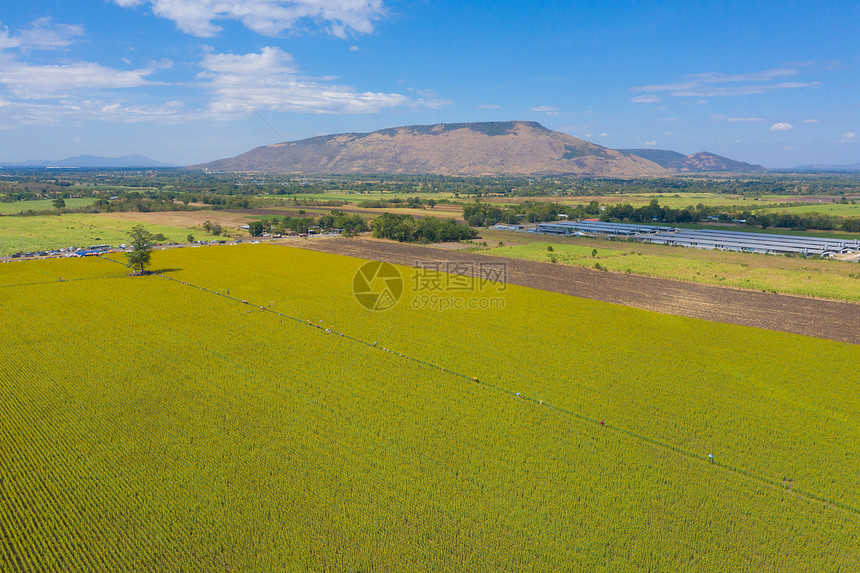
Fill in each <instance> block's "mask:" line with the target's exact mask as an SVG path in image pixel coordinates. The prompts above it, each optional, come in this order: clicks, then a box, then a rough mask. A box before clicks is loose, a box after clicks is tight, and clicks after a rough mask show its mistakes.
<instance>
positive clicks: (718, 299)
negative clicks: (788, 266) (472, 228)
mask: <svg viewBox="0 0 860 573" xmlns="http://www.w3.org/2000/svg"><path fill="white" fill-rule="evenodd" d="M289 246H292V247H299V248H305V249H313V250H318V251H324V252H328V253H334V254H339V255H346V256H350V257H358V258H362V259H370V260H377V261H387V262H390V263H395V264H400V265H407V266H415V265H416V264H417V263H427V262H442V263H446V262H452V263H461V262H462V263H473V264H475V263H479V262H481V261H493V262H500V263H505V264H507V280H508V282H509V283H510V284H516V285H521V286H527V287H532V288H537V289H542V290H547V291H553V292H558V293H562V294H568V295H571V296H578V297H582V298H588V299H593V300H599V301H603V302H610V303H615V304H622V305H625V306H630V307H634V308H641V309H644V310H651V311H655V312H661V313H666V314H674V315H678V316H687V317H691V318H701V319H705V320H712V321H716V322H724V323H729V324H739V325H743V326H753V327H756V328H766V329H770V330H779V331H783V332H790V333H794V334H803V335H806V336H815V337H818V338H827V339H831V340H839V341H842V342H850V343H852V344H860V305H858V304H852V303H847V302H839V301H828V300H821V299H814V298H804V297H798V296H787V295H779V294H771V293H763V292H757V291H749V290H742V289H734V288H725V287H714V286H704V285H698V284H691V283H685V282H680V281H673V280H668V279H658V278H652V277H643V276H637V275H627V274H619V273H610V272H605V271H598V270H592V269H584V268H579V267H571V266H563V265H556V264H552V263H537V262H532V261H523V260H517V259H508V258H501V257H493V256H488V255H478V254H473V253H467V252H462V251H456V250H451V249H438V248H434V247H427V246H420V245H410V244H400V243H392V242H388V241H381V240H373V239H341V238H333V239H318V240H310V241H291V242H290V243H289Z"/></svg>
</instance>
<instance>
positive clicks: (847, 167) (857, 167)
mask: <svg viewBox="0 0 860 573" xmlns="http://www.w3.org/2000/svg"><path fill="white" fill-rule="evenodd" d="M792 171H860V163H848V164H843V165H800V166H798V167H795V168H794V169H792Z"/></svg>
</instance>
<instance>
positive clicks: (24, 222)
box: [0, 203, 212, 256]
mask: <svg viewBox="0 0 860 573" xmlns="http://www.w3.org/2000/svg"><path fill="white" fill-rule="evenodd" d="M0 204H2V203H0ZM134 215H136V214H135V213H133V214H131V216H132V217H133V216H134ZM120 217H122V214H116V215H114V214H104V215H103V214H92V215H91V214H68V215H44V216H34V217H3V218H0V256H5V255H10V254H12V253H18V252H27V251H40V250H44V249H56V248H61V247H70V246H76V247H88V246H89V245H92V244H94V243H104V244H111V245H118V244H121V243H128V242H129V237H128V232H129V230H130V229H131V228H132V227H133V226H134V225H136V224H138V221H136V220H134V219H133V218H129V219H123V218H120ZM145 226H146V228H147V229H149V231H150V232H152V233H153V234H155V233H162V234H164V236H165V237H167V239H166V240H167V242H185V239H186V238H187V236H188V234H189V233H191V234H193V235H194V236H195V237H197V238H199V239H204V238H212V236H211V235H208V234H207V233H205V232H204V231H203V230H202V229H200V228H197V229H195V228H191V227H186V228H182V227H175V226H170V225H160V224H150V223H146V225H145Z"/></svg>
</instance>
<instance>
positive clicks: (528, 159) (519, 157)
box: [191, 121, 666, 177]
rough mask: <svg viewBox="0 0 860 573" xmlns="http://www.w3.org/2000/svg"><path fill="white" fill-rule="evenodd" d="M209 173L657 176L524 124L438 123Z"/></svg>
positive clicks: (309, 143)
mask: <svg viewBox="0 0 860 573" xmlns="http://www.w3.org/2000/svg"><path fill="white" fill-rule="evenodd" d="M191 169H205V170H210V171H262V172H272V173H325V174H348V173H367V174H371V173H416V174H417V173H430V174H437V175H545V174H546V175H549V174H576V175H591V176H609V177H641V176H651V175H664V174H665V173H666V172H665V170H664V169H663V168H662V167H660V166H659V165H657V164H655V163H652V162H650V161H648V160H645V159H642V158H640V157H635V156H632V155H628V154H625V153H621V152H618V151H615V150H612V149H607V148H605V147H601V146H599V145H595V144H593V143H589V142H587V141H583V140H581V139H577V138H576V137H573V136H570V135H567V134H566V133H561V132H558V131H552V130H550V129H547V128H545V127H544V126H542V125H541V124H539V123H536V122H532V121H498V122H483V123H448V124H446V123H441V124H436V125H410V126H405V127H393V128H389V129H380V130H379V131H374V132H373V133H341V134H337V135H325V136H320V137H312V138H310V139H304V140H301V141H293V142H285V143H277V144H275V145H266V146H263V147H258V148H256V149H253V150H251V151H249V152H247V153H243V154H241V155H238V156H236V157H234V158H232V159H221V160H218V161H212V162H211V163H204V164H201V165H194V166H192V167H191Z"/></svg>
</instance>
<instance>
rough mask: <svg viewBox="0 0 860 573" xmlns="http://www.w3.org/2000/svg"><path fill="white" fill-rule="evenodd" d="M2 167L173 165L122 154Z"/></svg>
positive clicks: (38, 161)
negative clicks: (118, 155) (120, 155)
mask: <svg viewBox="0 0 860 573" xmlns="http://www.w3.org/2000/svg"><path fill="white" fill-rule="evenodd" d="M0 165H3V166H4V167H46V168H47V167H66V168H76V167H78V168H99V167H103V168H109V169H116V168H123V167H133V168H140V167H175V165H170V164H168V163H162V162H161V161H156V160H155V159H150V158H148V157H144V156H143V155H123V156H122V157H99V156H97V155H77V156H75V157H67V158H66V159H57V160H46V159H31V160H29V161H22V162H20V163H2V164H0Z"/></svg>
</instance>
